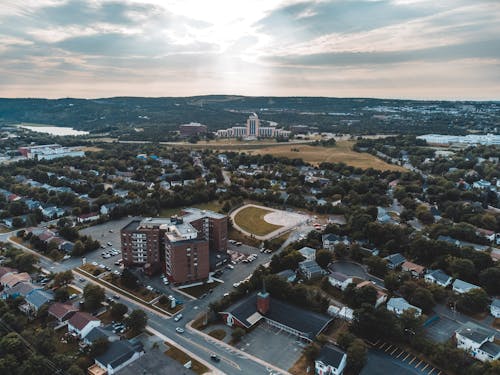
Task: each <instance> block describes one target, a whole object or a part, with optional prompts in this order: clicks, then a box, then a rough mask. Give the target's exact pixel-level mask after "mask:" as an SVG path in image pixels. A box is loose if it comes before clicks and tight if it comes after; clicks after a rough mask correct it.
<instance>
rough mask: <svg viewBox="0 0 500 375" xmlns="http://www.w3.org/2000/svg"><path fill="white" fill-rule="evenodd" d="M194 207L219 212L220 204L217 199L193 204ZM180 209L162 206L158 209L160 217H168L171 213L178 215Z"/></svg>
mask: <svg viewBox="0 0 500 375" xmlns="http://www.w3.org/2000/svg"><path fill="white" fill-rule="evenodd" d="M193 207H195V208H199V209H200V210H210V211H215V212H219V210H220V209H221V207H222V205H221V204H220V203H219V202H218V201H211V202H206V203H200V204H195V205H193ZM181 211H182V208H179V207H178V208H164V209H162V210H161V211H160V215H159V216H160V217H170V216H173V215H179V214H180V213H181Z"/></svg>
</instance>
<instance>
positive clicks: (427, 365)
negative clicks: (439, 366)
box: [420, 363, 429, 371]
mask: <svg viewBox="0 0 500 375" xmlns="http://www.w3.org/2000/svg"><path fill="white" fill-rule="evenodd" d="M427 367H429V364H428V363H427V364H426V365H425V367H424V368H423V369H422V370H420V371H424V370H425V369H426V368H427Z"/></svg>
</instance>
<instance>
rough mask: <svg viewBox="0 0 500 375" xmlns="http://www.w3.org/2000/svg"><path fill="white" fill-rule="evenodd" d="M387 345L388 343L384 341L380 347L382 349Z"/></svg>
mask: <svg viewBox="0 0 500 375" xmlns="http://www.w3.org/2000/svg"><path fill="white" fill-rule="evenodd" d="M385 345H387V344H386V343H385V342H383V343H382V344H380V346H379V349H382V348H383V347H384V346H385Z"/></svg>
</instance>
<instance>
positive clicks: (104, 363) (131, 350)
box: [94, 340, 144, 375]
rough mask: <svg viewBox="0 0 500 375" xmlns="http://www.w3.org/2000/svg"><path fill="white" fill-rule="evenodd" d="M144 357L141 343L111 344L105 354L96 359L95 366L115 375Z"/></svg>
mask: <svg viewBox="0 0 500 375" xmlns="http://www.w3.org/2000/svg"><path fill="white" fill-rule="evenodd" d="M142 355H144V348H143V346H142V344H141V343H140V342H139V341H132V340H120V341H114V342H112V343H110V344H109V346H108V348H107V350H106V351H105V352H104V354H101V355H100V356H98V357H96V358H95V359H94V361H95V364H96V365H98V366H99V367H100V368H102V369H103V370H105V371H107V373H108V375H113V374H115V373H116V372H117V371H119V370H121V369H122V368H124V367H125V366H127V365H128V364H129V363H132V362H134V361H135V360H137V359H138V358H140V357H141V356H142Z"/></svg>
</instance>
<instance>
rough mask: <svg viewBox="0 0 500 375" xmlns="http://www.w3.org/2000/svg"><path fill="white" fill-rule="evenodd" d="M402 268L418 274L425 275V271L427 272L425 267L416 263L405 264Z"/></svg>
mask: <svg viewBox="0 0 500 375" xmlns="http://www.w3.org/2000/svg"><path fill="white" fill-rule="evenodd" d="M401 267H402V268H403V270H407V271H415V272H417V273H419V274H420V273H423V272H424V270H425V267H424V266H421V265H419V264H416V263H412V262H408V261H406V262H404V263H403V264H402V265H401Z"/></svg>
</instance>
